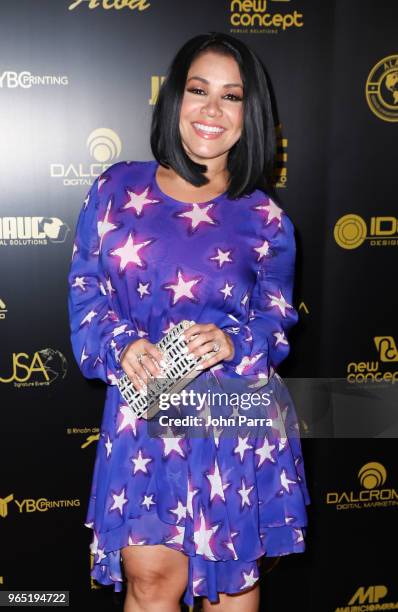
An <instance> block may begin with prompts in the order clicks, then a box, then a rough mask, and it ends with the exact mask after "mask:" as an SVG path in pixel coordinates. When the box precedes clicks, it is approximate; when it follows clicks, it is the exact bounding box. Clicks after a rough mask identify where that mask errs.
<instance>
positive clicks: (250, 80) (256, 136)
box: [150, 32, 276, 199]
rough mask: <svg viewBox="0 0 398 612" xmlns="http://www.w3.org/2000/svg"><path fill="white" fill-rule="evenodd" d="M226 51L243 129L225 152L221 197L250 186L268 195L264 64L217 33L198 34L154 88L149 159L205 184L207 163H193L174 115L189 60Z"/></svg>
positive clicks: (269, 116) (270, 145) (270, 164)
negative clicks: (236, 80)
mask: <svg viewBox="0 0 398 612" xmlns="http://www.w3.org/2000/svg"><path fill="white" fill-rule="evenodd" d="M205 51H212V52H215V53H219V54H223V55H230V56H232V57H233V58H234V59H235V60H236V61H237V63H238V65H239V69H240V74H241V79H242V82H243V87H244V95H243V112H244V117H243V127H242V134H241V137H240V138H239V140H238V141H237V142H236V143H235V144H234V145H233V147H232V148H231V149H230V151H229V153H228V162H227V168H228V171H229V175H230V182H229V185H228V192H227V195H228V197H229V198H231V199H235V198H238V197H241V196H243V195H249V194H251V193H252V192H253V191H254V190H255V189H256V188H257V189H262V190H263V191H264V192H266V193H268V194H269V193H270V192H271V193H272V192H273V188H272V176H273V169H274V163H275V153H276V145H275V125H274V120H273V113H272V105H271V96H270V91H269V88H268V82H267V81H268V79H267V75H266V72H265V68H264V66H263V65H262V63H261V61H260V60H259V58H258V57H257V56H256V55H255V53H254V52H253V51H251V50H250V49H249V48H248V47H247V46H246V45H245V44H244V43H243V42H241V41H240V40H238V39H237V38H235V37H233V36H229V35H228V34H224V33H222V32H210V33H208V34H200V35H198V36H194V37H193V38H191V39H190V40H188V41H187V42H186V43H185V44H184V45H183V46H182V47H181V49H180V50H179V51H178V52H177V54H176V56H175V57H174V59H173V60H172V63H171V64H170V67H169V69H168V71H167V74H166V77H165V79H164V81H163V83H162V85H161V87H160V89H159V95H158V98H157V101H156V104H155V107H154V110H153V115H152V124H151V135H150V144H151V149H152V153H153V156H154V158H155V159H156V160H157V161H158V162H159V164H161V165H163V166H165V167H170V166H171V167H172V168H173V169H174V170H175V172H177V174H179V175H180V176H182V177H183V178H184V179H185V180H186V181H188V182H190V183H191V184H193V185H195V186H196V187H200V186H201V185H205V184H206V183H208V182H209V181H208V179H207V177H206V176H204V175H203V173H205V172H206V171H207V166H206V165H204V164H199V163H196V162H194V161H193V160H192V159H191V158H190V157H189V156H188V155H187V154H186V152H185V150H184V147H183V146H182V143H181V136H180V129H179V117H180V109H181V103H182V98H183V95H184V90H185V84H186V79H187V75H188V71H189V68H190V65H191V63H192V62H193V60H194V59H196V58H197V57H198V55H199V54H200V53H203V52H205Z"/></svg>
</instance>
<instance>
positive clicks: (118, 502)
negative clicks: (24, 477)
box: [109, 487, 128, 516]
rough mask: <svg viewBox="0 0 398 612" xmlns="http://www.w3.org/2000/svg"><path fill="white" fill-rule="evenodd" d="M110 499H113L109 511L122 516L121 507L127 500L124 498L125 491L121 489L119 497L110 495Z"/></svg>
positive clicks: (113, 494) (114, 494)
mask: <svg viewBox="0 0 398 612" xmlns="http://www.w3.org/2000/svg"><path fill="white" fill-rule="evenodd" d="M112 497H113V505H112V506H111V507H110V509H109V511H111V510H119V512H120V515H121V516H122V515H123V506H124V504H127V502H128V499H127V498H126V497H125V489H124V487H123V489H122V490H121V492H120V493H119V495H117V494H116V493H112Z"/></svg>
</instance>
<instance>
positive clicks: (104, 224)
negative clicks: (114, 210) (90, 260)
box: [97, 200, 117, 251]
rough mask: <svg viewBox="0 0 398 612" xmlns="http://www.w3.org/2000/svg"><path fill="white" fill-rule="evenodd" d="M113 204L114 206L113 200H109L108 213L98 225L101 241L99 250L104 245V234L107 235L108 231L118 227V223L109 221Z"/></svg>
mask: <svg viewBox="0 0 398 612" xmlns="http://www.w3.org/2000/svg"><path fill="white" fill-rule="evenodd" d="M111 206H112V200H109V203H108V206H107V209H106V213H105V217H104V219H103V221H98V223H97V227H98V236H99V237H100V243H99V247H98V249H99V251H100V250H101V247H102V241H103V239H104V236H106V234H107V233H108V232H111V231H112V230H114V229H116V228H117V225H114V224H113V223H111V222H110V221H109V213H110V210H111Z"/></svg>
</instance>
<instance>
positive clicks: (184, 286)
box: [164, 270, 201, 306]
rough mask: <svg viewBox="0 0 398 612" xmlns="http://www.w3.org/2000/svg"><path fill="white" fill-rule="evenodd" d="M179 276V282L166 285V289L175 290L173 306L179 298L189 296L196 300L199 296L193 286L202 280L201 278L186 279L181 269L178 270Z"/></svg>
mask: <svg viewBox="0 0 398 612" xmlns="http://www.w3.org/2000/svg"><path fill="white" fill-rule="evenodd" d="M177 277H178V281H177V283H175V284H171V285H165V286H164V288H165V289H171V290H172V291H174V296H173V306H174V304H176V303H177V302H178V300H180V299H181V298H183V297H187V298H189V299H190V300H193V301H196V299H197V298H196V297H195V296H194V295H193V293H192V291H191V288H192V287H193V286H194V285H196V283H198V282H200V280H201V279H199V278H193V279H190V280H188V278H187V279H185V278H184V277H183V275H182V271H181V270H178V272H177Z"/></svg>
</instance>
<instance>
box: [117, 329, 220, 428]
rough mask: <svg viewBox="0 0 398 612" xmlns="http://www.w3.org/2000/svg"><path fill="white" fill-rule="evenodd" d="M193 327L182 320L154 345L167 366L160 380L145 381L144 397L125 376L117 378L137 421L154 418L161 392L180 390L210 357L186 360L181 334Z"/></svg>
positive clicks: (196, 374)
mask: <svg viewBox="0 0 398 612" xmlns="http://www.w3.org/2000/svg"><path fill="white" fill-rule="evenodd" d="M194 324H195V321H188V320H187V319H184V320H183V321H180V322H179V323H178V324H177V325H175V326H174V327H173V328H172V329H171V330H170V331H169V332H168V333H167V334H166V335H165V336H164V337H163V338H162V339H161V340H160V341H159V342H157V343H156V346H157V347H158V348H159V349H160V350H161V351H162V353H163V354H164V357H163V358H164V361H165V362H166V364H167V365H166V367H164V368H162V370H161V375H160V376H161V377H160V378H154V379H152V378H149V379H148V384H147V392H146V394H145V395H142V394H141V393H140V391H137V390H136V389H135V387H134V386H133V383H132V382H131V380H130V379H129V377H128V376H127V374H123V376H121V377H120V378H119V379H118V381H117V385H118V387H119V391H120V393H121V395H122V397H123V399H124V400H125V401H126V403H127V405H128V406H129V407H130V408H131V410H132V411H133V412H134V414H135V415H136V416H137V417H138V418H144V419H151V418H152V417H153V416H155V414H157V412H158V411H159V396H160V395H161V394H162V393H178V391H181V390H182V389H183V388H184V387H185V386H186V385H187V384H188V383H189V382H190V381H191V380H193V379H194V378H196V377H197V376H198V375H199V374H200V373H201V370H195V368H196V366H197V365H198V364H199V363H200V362H201V361H205V360H206V359H208V358H209V357H211V355H213V354H214V353H213V352H212V351H211V352H210V353H205V354H204V355H202V356H201V357H196V358H193V359H191V358H188V357H187V352H185V353H184V352H183V349H184V348H185V347H187V348H188V343H187V342H186V341H185V338H184V331H185V330H186V329H188V328H189V327H191V326H192V325H194ZM192 338H195V336H192Z"/></svg>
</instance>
